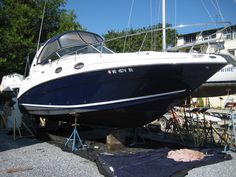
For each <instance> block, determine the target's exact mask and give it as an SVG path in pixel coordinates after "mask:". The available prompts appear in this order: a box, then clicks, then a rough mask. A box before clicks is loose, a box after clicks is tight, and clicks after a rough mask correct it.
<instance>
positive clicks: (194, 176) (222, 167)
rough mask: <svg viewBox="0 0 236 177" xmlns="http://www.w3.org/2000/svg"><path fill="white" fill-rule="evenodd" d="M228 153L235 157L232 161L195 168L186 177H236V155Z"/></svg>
mask: <svg viewBox="0 0 236 177" xmlns="http://www.w3.org/2000/svg"><path fill="white" fill-rule="evenodd" d="M228 153H229V154H231V156H232V157H233V159H232V160H227V161H223V162H220V163H216V164H213V165H207V166H203V167H200V168H194V169H192V170H190V171H189V172H188V175H187V176H186V177H236V168H235V167H236V153H234V152H228Z"/></svg>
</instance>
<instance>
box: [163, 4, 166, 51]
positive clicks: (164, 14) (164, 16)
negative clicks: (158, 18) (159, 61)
mask: <svg viewBox="0 0 236 177" xmlns="http://www.w3.org/2000/svg"><path fill="white" fill-rule="evenodd" d="M162 51H163V52H164V51H166V0H162Z"/></svg>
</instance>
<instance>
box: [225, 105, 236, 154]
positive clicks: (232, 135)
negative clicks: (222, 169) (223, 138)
mask: <svg viewBox="0 0 236 177" xmlns="http://www.w3.org/2000/svg"><path fill="white" fill-rule="evenodd" d="M226 106H227V107H229V108H231V109H230V117H229V120H230V122H229V125H228V131H227V133H228V137H229V138H228V141H227V142H226V144H225V147H224V151H223V152H227V148H229V149H230V150H233V151H235V150H236V148H235V147H236V130H235V128H236V127H235V123H236V122H235V121H236V114H235V112H234V111H233V107H235V106H236V102H234V103H232V102H230V103H227V104H226ZM229 145H232V146H233V148H232V147H231V148H230V147H229Z"/></svg>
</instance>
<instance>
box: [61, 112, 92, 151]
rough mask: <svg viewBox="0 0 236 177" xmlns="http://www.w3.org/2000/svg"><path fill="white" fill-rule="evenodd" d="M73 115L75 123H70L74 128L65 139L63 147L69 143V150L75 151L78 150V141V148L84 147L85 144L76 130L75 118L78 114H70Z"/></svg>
mask: <svg viewBox="0 0 236 177" xmlns="http://www.w3.org/2000/svg"><path fill="white" fill-rule="evenodd" d="M71 115H73V116H74V117H75V123H74V124H73V125H72V126H74V130H73V132H72V134H71V135H70V137H69V138H68V139H67V141H66V143H65V147H67V146H68V145H69V144H71V151H77V150H78V148H77V147H78V144H77V143H78V142H79V144H80V148H79V149H82V150H84V149H86V148H87V145H84V143H83V142H82V139H81V138H80V136H79V133H78V131H77V126H78V124H77V118H78V116H79V115H78V114H74V113H73V114H71Z"/></svg>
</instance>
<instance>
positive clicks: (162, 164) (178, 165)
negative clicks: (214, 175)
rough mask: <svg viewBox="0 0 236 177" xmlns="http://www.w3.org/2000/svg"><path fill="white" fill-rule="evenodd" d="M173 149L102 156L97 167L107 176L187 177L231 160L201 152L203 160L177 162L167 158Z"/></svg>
mask: <svg viewBox="0 0 236 177" xmlns="http://www.w3.org/2000/svg"><path fill="white" fill-rule="evenodd" d="M170 150H171V149H169V148H161V149H157V150H153V151H149V152H139V153H136V154H128V155H127V154H125V155H108V154H101V155H100V156H99V157H98V162H97V165H98V167H99V170H100V172H101V173H102V174H103V175H105V176H112V177H113V176H117V177H134V176H135V177H169V176H175V177H176V176H185V175H186V174H187V172H188V171H189V170H190V169H192V168H195V167H199V166H203V165H208V164H213V163H218V162H220V161H224V160H230V159H232V157H231V156H230V155H229V154H225V153H222V152H221V151H217V150H210V149H203V150H200V151H201V152H203V153H204V154H207V155H206V156H205V157H204V158H203V159H202V160H199V161H192V162H177V161H174V160H173V159H169V158H167V155H168V152H169V151H170Z"/></svg>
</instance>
